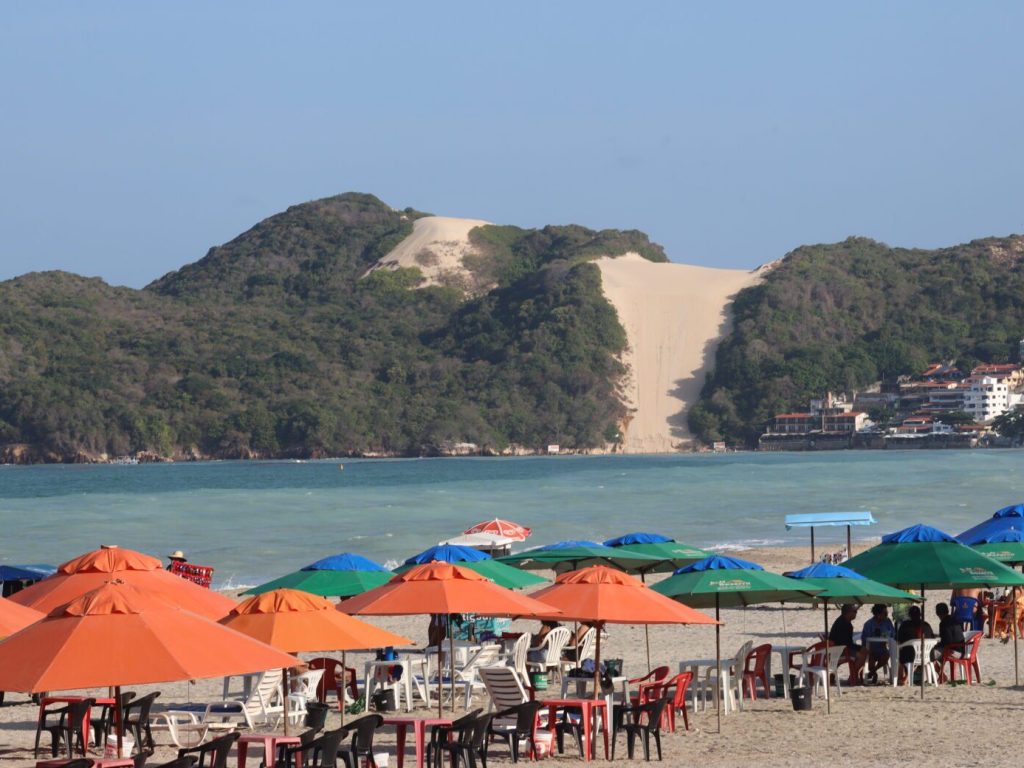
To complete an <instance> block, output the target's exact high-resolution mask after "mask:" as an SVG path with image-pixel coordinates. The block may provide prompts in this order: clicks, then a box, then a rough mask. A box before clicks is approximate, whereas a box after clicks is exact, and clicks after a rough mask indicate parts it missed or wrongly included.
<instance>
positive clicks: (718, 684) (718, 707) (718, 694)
mask: <svg viewBox="0 0 1024 768" xmlns="http://www.w3.org/2000/svg"><path fill="white" fill-rule="evenodd" d="M719 603H720V598H719V596H718V593H717V592H716V593H715V621H717V622H719V623H718V624H715V665H716V667H715V712H716V713H717V715H718V732H719V733H721V732H722V624H721V616H720V609H719Z"/></svg>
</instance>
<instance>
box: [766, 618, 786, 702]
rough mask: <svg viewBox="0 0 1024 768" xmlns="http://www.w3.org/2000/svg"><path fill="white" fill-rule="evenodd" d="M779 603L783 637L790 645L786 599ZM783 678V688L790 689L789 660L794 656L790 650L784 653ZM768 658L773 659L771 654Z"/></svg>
mask: <svg viewBox="0 0 1024 768" xmlns="http://www.w3.org/2000/svg"><path fill="white" fill-rule="evenodd" d="M779 605H781V606H782V637H783V638H784V639H785V640H786V646H787V647H789V632H788V630H787V629H786V601H785V600H783V601H782V602H781V603H779ZM782 656H783V658H782V679H783V680H784V681H785V684H784V685H783V688H782V689H783V690H784V691H788V690H789V660H790V658H792V657H791V656H790V655H789V651H786V653H784V654H782ZM768 659H769V660H771V654H768Z"/></svg>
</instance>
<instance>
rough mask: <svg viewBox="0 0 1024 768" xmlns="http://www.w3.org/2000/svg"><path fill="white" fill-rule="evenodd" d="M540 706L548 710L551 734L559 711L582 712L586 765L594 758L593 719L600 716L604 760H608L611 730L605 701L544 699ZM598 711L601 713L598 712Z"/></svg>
mask: <svg viewBox="0 0 1024 768" xmlns="http://www.w3.org/2000/svg"><path fill="white" fill-rule="evenodd" d="M541 704H543V705H544V706H545V707H547V708H548V730H550V731H551V733H552V734H554V732H555V728H556V725H557V721H556V718H557V717H558V710H559V709H565V708H566V707H571V708H573V709H580V710H582V711H583V760H584V762H587V763H589V762H590V761H591V760H592V759H593V757H594V743H593V741H592V739H591V734H592V732H593V730H594V719H595V718H596V717H597V715H598V714H600V715H601V717H602V722H603V725H604V728H603V729H602V730H603V731H604V758H605V760H607V759H608V731H609V730H610V729H611V721H610V720H609V717H608V715H609V710H608V700H607V699H544V700H543V701H541ZM599 710H603V711H600V712H599Z"/></svg>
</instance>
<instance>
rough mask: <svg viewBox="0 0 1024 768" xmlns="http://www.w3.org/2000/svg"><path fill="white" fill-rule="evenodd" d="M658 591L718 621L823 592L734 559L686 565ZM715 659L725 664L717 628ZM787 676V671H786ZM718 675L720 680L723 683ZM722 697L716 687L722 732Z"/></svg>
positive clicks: (658, 586) (716, 557)
mask: <svg viewBox="0 0 1024 768" xmlns="http://www.w3.org/2000/svg"><path fill="white" fill-rule="evenodd" d="M651 589H653V590H654V591H655V592H660V593H661V594H663V595H665V596H667V597H671V598H673V599H675V600H678V601H679V602H681V603H685V604H686V605H688V606H690V607H691V608H710V607H712V606H714V608H715V619H720V618H721V616H720V611H721V609H722V608H723V607H725V608H736V607H743V606H747V605H754V604H756V603H781V602H789V601H800V602H804V601H806V600H808V599H810V598H811V597H812V596H813V595H815V594H816V593H818V592H820V591H821V590H820V589H818V588H817V587H811V586H808V585H806V584H803V583H801V582H799V581H797V580H796V579H790V578H787V577H785V576H779V575H778V574H776V573H770V572H768V571H766V570H765V569H764V568H762V567H761V566H760V565H758V564H757V563H752V562H750V561H749V560H740V559H739V558H734V557H722V556H721V555H714V556H712V557H707V558H704V559H703V560H698V561H697V562H695V563H691V564H690V565H686V566H683V567H682V568H680V569H679V570H677V571H676V572H675V573H674V574H672V575H671V576H669V577H668V578H667V579H665V580H664V581H662V582H659V583H658V584H654V585H653V586H652V587H651ZM715 658H716V661H717V663H718V664H719V665H721V663H722V644H721V629H720V627H719V626H716V627H715ZM783 674H786V670H783ZM720 679H721V678H720V677H719V676H716V681H718V680H720ZM720 695H721V692H720V690H719V689H718V686H717V685H716V688H715V703H716V705H718V729H719V731H721V729H722V710H721V705H720V704H719V702H718V699H719V696H720Z"/></svg>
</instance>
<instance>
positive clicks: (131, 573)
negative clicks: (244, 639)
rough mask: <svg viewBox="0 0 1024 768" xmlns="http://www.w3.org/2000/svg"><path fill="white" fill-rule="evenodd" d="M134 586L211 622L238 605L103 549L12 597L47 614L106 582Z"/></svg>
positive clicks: (143, 560)
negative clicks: (118, 582)
mask: <svg viewBox="0 0 1024 768" xmlns="http://www.w3.org/2000/svg"><path fill="white" fill-rule="evenodd" d="M113 579H117V580H119V581H123V582H125V583H127V584H133V585H135V586H137V587H139V588H142V589H145V590H146V591H147V592H152V593H155V594H158V595H160V596H161V597H163V598H165V599H167V600H169V601H171V602H172V603H174V604H176V605H180V606H181V607H182V608H186V609H188V610H189V611H192V612H193V613H198V614H199V615H200V616H204V617H206V618H208V619H214V620H216V619H219V618H220V617H221V616H224V615H225V614H226V613H227V612H228V611H230V610H231V608H232V607H234V605H235V601H234V600H231V599H230V598H228V597H225V596H224V595H222V594H220V593H219V592H214V591H213V590H211V589H205V588H203V587H200V586H199V585H198V584H193V583H192V582H190V581H187V580H185V579H182V578H181V577H179V576H175V575H174V574H172V573H169V572H168V571H165V570H164V569H163V565H162V563H161V562H160V561H159V560H157V559H156V558H155V557H150V556H149V555H144V554H142V553H141V552H135V551H134V550H131V549H121V548H120V547H113V546H104V547H101V548H100V549H97V550H94V551H92V552H87V553H86V554H84V555H81V556H80V557H76V558H75V559H74V560H69V561H68V562H66V563H64V564H63V565H61V566H59V567H58V568H57V572H56V573H55V574H53V576H50V577H48V578H45V579H43V580H42V581H40V582H37V583H36V584H33V585H32V586H30V587H26V588H25V589H23V590H21V591H20V592H16V593H14V594H13V595H11V598H10V599H11V600H13V601H14V602H16V603H18V604H19V605H25V606H28V607H30V608H35V609H36V610H37V611H43V612H45V613H48V612H49V611H52V610H53V609H54V608H57V607H59V606H61V605H64V604H66V603H68V602H70V601H72V600H74V599H75V598H77V597H81V596H82V595H84V594H85V593H87V592H90V591H92V590H94V589H96V588H98V587H101V586H103V585H104V584H106V583H107V582H109V581H111V580H113Z"/></svg>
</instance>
